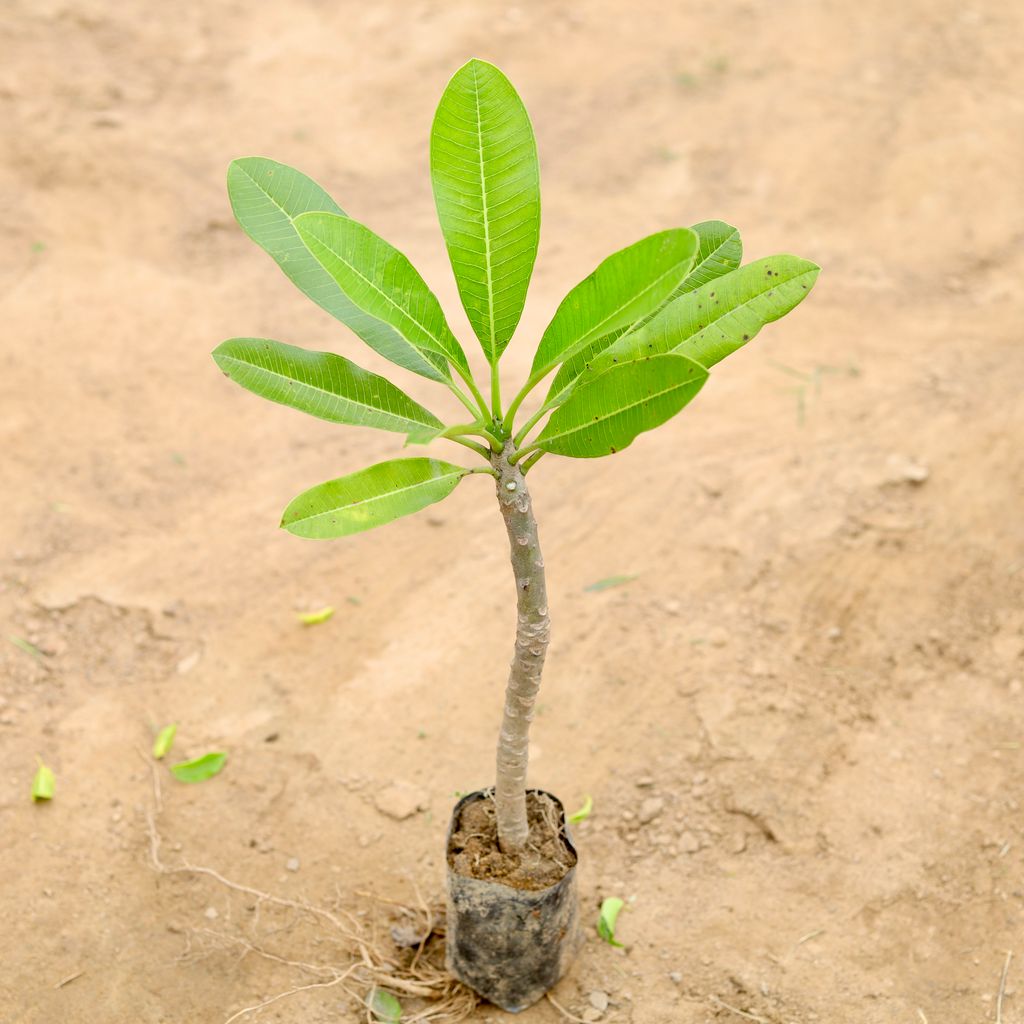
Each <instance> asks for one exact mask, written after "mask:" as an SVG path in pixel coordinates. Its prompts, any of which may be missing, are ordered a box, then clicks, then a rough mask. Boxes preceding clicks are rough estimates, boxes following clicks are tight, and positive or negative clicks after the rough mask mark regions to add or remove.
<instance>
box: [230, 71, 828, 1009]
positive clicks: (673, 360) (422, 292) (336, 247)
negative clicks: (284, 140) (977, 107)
mask: <svg viewBox="0 0 1024 1024" xmlns="http://www.w3.org/2000/svg"><path fill="white" fill-rule="evenodd" d="M430 172H431V180H432V183H433V189H434V198H435V200H436V204H437V213H438V217H439V219H440V223H441V230H442V232H443V234H444V239H445V243H446V245H447V249H448V254H449V257H450V259H451V264H452V269H453V270H454V272H455V280H456V283H457V285H458V290H459V295H460V297H461V299H462V305H463V308H464V309H465V311H466V315H467V317H468V319H469V323H470V325H471V326H472V329H473V332H474V333H475V334H476V337H477V339H478V340H479V342H480V345H481V346H482V348H483V353H484V356H485V358H486V361H487V366H488V369H489V375H488V379H487V380H485V381H478V380H477V378H476V376H475V375H474V372H473V370H472V368H471V367H470V363H469V360H468V359H467V358H466V354H465V351H464V350H463V348H462V346H461V345H460V343H459V341H458V340H457V339H456V337H455V335H454V334H453V333H452V331H451V329H450V328H449V326H448V323H447V321H446V320H445V316H444V313H443V312H442V309H441V306H440V304H439V302H438V300H437V298H436V297H435V296H434V294H433V293H432V292H431V291H430V289H429V288H428V287H427V285H426V284H425V283H424V281H423V278H422V277H421V276H420V275H419V273H417V271H416V270H415V268H414V267H413V266H412V264H411V263H410V262H409V260H408V259H406V257H405V256H403V255H402V253H401V252H399V251H398V250H397V249H395V248H394V247H393V246H392V245H390V244H389V243H388V242H386V241H384V239H382V238H381V237H379V236H378V235H376V234H374V233H373V232H372V231H371V230H370V229H369V228H367V227H365V226H364V225H363V224H361V223H359V222H358V221H356V220H353V219H352V218H351V217H349V216H347V215H346V214H345V212H344V211H343V210H342V209H341V208H340V207H339V206H338V205H337V203H335V202H334V200H333V199H331V197H330V196H329V195H328V194H327V193H326V192H325V191H324V190H323V189H322V188H320V186H319V185H317V184H316V183H315V182H313V181H312V180H310V179H309V178H307V177H306V176H305V175H302V174H300V173H299V172H298V171H295V170H293V169H292V168H290V167H286V166H285V165H283V164H280V163H276V162H274V161H272V160H267V159H264V158H261V157H250V158H246V159H241V160H236V161H235V162H234V163H232V164H231V167H230V169H229V171H228V192H229V194H230V198H231V204H232V207H233V209H234V212H235V215H236V217H237V218H238V221H239V223H240V224H241V226H242V228H243V229H244V230H245V231H246V233H247V234H248V235H249V236H250V237H251V238H252V239H253V240H254V241H255V242H256V243H257V244H258V245H260V246H261V247H262V248H263V249H265V250H266V251H267V252H268V253H269V254H270V255H271V257H273V259H274V260H276V261H277V263H278V265H279V266H280V267H281V269H282V270H283V271H284V272H285V274H286V275H287V276H288V277H289V278H291V280H292V281H293V282H294V283H295V284H296V285H297V286H298V287H299V288H300V289H301V290H302V291H303V292H305V293H306V295H308V296H309V297H310V298H311V299H312V300H313V301H314V302H316V303H317V304H318V305H320V306H321V307H323V308H324V309H325V310H327V312H328V313H330V314H332V315H333V316H334V317H335V318H337V319H338V320H340V321H341V322H342V323H343V324H345V325H346V326H347V327H348V328H350V329H351V331H353V332H354V333H355V334H356V335H357V336H358V337H359V338H361V339H362V340H363V341H364V342H366V344H368V345H369V346H370V347H371V348H373V349H374V350H375V351H376V352H378V353H379V354H380V355H381V356H383V357H384V358H385V359H387V360H389V361H390V362H392V363H394V364H396V365H397V366H400V367H402V368H403V369H404V370H408V371H411V372H412V373H416V374H419V375H420V376H422V377H426V378H427V379H429V380H431V381H434V382H435V383H436V384H438V385H439V386H440V387H442V388H446V389H447V390H448V391H450V392H451V393H452V395H454V396H455V398H456V399H457V400H458V401H459V403H461V405H462V406H464V407H465V409H466V415H465V417H462V419H461V420H460V421H459V422H454V423H445V422H443V421H442V420H441V419H439V418H438V417H437V416H436V415H435V414H434V413H433V412H431V411H429V410H428V409H426V408H425V407H424V406H423V405H421V404H419V402H416V401H414V400H413V399H412V398H410V397H409V396H408V395H407V394H405V392H403V391H402V390H401V389H400V388H399V387H398V386H396V385H395V384H393V383H391V382H390V381H389V380H387V379H385V378H384V377H381V376H378V375H377V374H375V373H371V372H369V371H367V370H364V369H362V368H360V367H359V366H357V365H356V364H355V363H353V362H351V361H350V360H349V359H347V358H346V357H344V356H340V355H336V354H334V353H331V352H310V351H307V350H305V349H301V348H295V347H293V346H292V345H288V344H284V343H282V342H278V341H270V340H268V339H265V338H233V339H231V340H229V341H226V342H224V343H223V344H222V345H220V346H219V347H218V348H217V349H216V351H215V352H214V354H213V355H214V359H215V360H216V361H217V364H218V365H219V366H220V368H221V369H222V370H223V371H224V373H226V374H227V375H228V376H229V377H230V378H232V379H233V380H234V381H236V382H237V383H238V384H240V385H241V386H242V387H244V388H247V389H248V390H249V391H252V392H254V393H256V394H258V395H262V396H263V397H264V398H269V399H270V400H272V401H275V402H280V403H282V404H284V405H288V406H291V407H292V408H294V409H299V410H301V411H303V412H307V413H310V414H311V415H313V416H317V417H319V418H321V419H325V420H330V421H331V422H334V423H343V424H354V425H358V426H365V427H376V428H378V429H380V430H390V431H393V432H395V433H397V434H401V435H405V437H406V443H407V444H412V445H423V444H427V443H429V442H432V441H435V440H438V439H444V440H447V441H449V442H450V443H452V444H454V445H458V446H460V447H461V448H462V449H463V455H466V456H467V457H475V458H476V459H477V462H476V463H475V464H473V465H470V466H466V465H463V464H461V463H453V462H448V461H445V460H442V459H438V458H434V457H431V456H426V455H422V456H413V457H406V458H397V459H392V460H389V461H387V462H381V463H378V464H376V465H373V466H369V467H368V468H365V469H360V470H358V471H357V472H355V473H350V474H349V475H347V476H342V477H339V478H338V479H336V480H329V481H328V482H326V483H323V484H319V485H318V486H316V487H313V488H311V489H310V490H308V491H305V492H304V493H302V494H300V495H299V496H298V497H297V498H295V499H294V501H292V502H291V504H289V505H288V507H287V508H286V509H285V511H284V515H283V518H282V522H281V525H282V526H283V527H284V528H285V529H286V530H288V531H289V532H291V533H293V534H295V535H296V536H299V537H309V538H315V539H323V538H334V537H345V536H348V535H349V534H354V533H359V532H361V531H363V530H369V529H371V528H373V527H377V526H382V525H384V524H385V523H388V522H390V521H391V520H393V519H397V518H398V517H400V516H405V515H409V514H410V513H413V512H417V511H419V510H420V509H422V508H424V507H426V506H427V505H431V504H433V503H434V502H438V501H441V500H442V499H443V498H445V497H447V496H448V495H449V494H451V492H452V491H453V490H454V489H455V487H457V486H458V485H459V484H460V483H461V482H462V481H463V480H464V479H465V478H466V477H468V476H473V475H478V474H479V475H481V476H489V477H492V478H493V480H494V483H495V491H496V494H497V499H498V508H499V510H500V512H501V515H502V517H503V519H504V521H505V526H506V529H507V531H508V538H509V547H510V551H511V558H512V570H513V578H514V580H515V589H516V600H517V612H518V619H517V629H516V638H515V651H514V655H513V659H512V667H511V671H510V673H509V678H508V686H507V689H506V693H505V709H504V715H503V718H502V723H501V731H500V734H499V737H498V751H497V769H496V774H495V779H494V785H493V787H492V788H488V789H485V790H481V791H479V792H476V793H472V794H470V795H468V796H466V797H464V798H463V799H462V800H460V801H459V803H458V804H457V806H456V807H455V810H454V812H453V816H452V820H451V824H450V827H449V830H448V838H447V864H448V923H447V936H448V938H447V958H448V965H449V969H450V970H451V971H452V973H453V974H455V975H456V977H458V978H460V979H461V980H463V981H465V982H466V983H467V984H469V985H470V986H472V987H473V988H474V989H476V990H477V991H478V992H479V993H480V994H481V995H483V996H485V997H486V998H488V999H490V1000H491V1001H492V1002H494V1003H496V1004H497V1005H498V1006H501V1007H503V1008H505V1009H508V1010H519V1009H522V1008H523V1007H525V1006H528V1005H530V1004H531V1003H532V1002H534V1001H536V1000H537V999H539V998H540V997H541V996H542V995H543V994H544V992H545V991H547V989H549V988H550V987H551V986H552V985H554V984H555V982H556V981H557V980H558V979H559V977H561V975H562V974H563V972H564V970H565V969H566V967H567V965H568V963H569V962H570V960H571V958H572V956H573V955H574V953H575V950H576V947H577V933H578V930H577V925H576V921H577V905H576V890H575V865H576V860H577V854H576V851H575V849H574V848H573V845H572V843H571V841H570V838H569V836H568V833H567V829H566V824H565V814H564V812H563V808H562V805H561V803H560V802H559V801H558V800H557V798H555V797H554V796H552V795H551V794H548V793H545V792H543V791H541V790H535V789H527V785H526V773H527V763H528V754H529V729H530V721H531V719H532V718H533V713H534V707H535V702H536V699H537V691H538V688H539V686H540V681H541V673H542V670H543V667H544V658H545V654H546V653H547V648H548V637H549V618H548V597H547V592H546V589H545V582H544V558H543V556H542V554H541V549H540V542H539V539H538V535H537V522H536V519H535V518H534V512H533V504H532V500H531V496H530V490H529V487H528V486H527V477H528V475H529V474H530V473H531V472H532V470H533V467H534V466H536V465H537V463H538V461H539V460H540V459H541V458H543V457H544V456H545V455H548V454H551V455H557V456H565V457H568V458H598V457H600V456H604V455H610V454H614V453H615V452H619V451H622V450H623V449H624V448H627V447H628V446H629V445H630V444H631V443H632V442H633V440H634V439H635V438H636V437H637V435H638V434H640V433H642V432H644V431H647V430H651V429H652V428H654V427H657V426H660V425H661V424H662V423H664V422H666V421H667V420H669V419H671V418H672V417H673V416H674V415H675V414H676V413H678V412H679V411H680V410H681V409H682V408H683V407H684V406H685V405H687V403H689V402H690V401H691V400H692V399H693V398H694V397H695V396H696V395H697V393H698V392H699V391H700V389H701V387H702V386H703V385H704V382H705V381H706V380H707V378H708V371H709V370H710V369H711V367H712V366H714V365H715V364H716V363H718V362H719V361H720V360H722V359H723V358H725V356H727V355H729V354H730V353H732V352H735V351H736V350H737V349H739V348H742V347H743V346H744V345H745V344H746V343H747V342H748V341H750V340H751V339H752V338H753V337H754V336H755V335H756V334H757V333H758V331H760V329H761V328H762V327H763V326H764V325H765V324H767V323H770V322H771V321H773V320H777V319H779V318H780V317H781V316H784V315H785V314H786V313H788V312H789V311H790V310H791V309H793V308H794V307H795V306H796V305H798V304H799V303H800V302H801V301H802V300H803V299H804V298H805V296H806V295H807V293H808V292H809V291H810V289H811V287H812V285H813V284H814V281H815V279H816V277H817V275H818V267H817V266H815V265H814V264H813V263H810V262H809V261H807V260H804V259H799V258H797V257H795V256H771V257H768V258H767V259H760V260H756V261H755V262H753V263H748V264H746V265H741V251H742V250H741V243H740V236H739V233H738V231H737V230H736V229H735V228H733V227H731V226H730V225H728V224H725V223H723V222H721V221H714V220H712V221H705V222H703V223H700V224H695V225H693V226H692V227H683V228H670V229H668V230H666V231H660V232H658V233H656V234H653V235H649V236H648V237H646V238H642V239H640V241H638V242H635V243H634V244H633V245H630V246H627V247H626V248H625V249H622V250H620V251H619V252H616V253H613V254H612V255H611V256H609V257H608V258H607V259H606V260H604V261H603V262H602V263H601V264H600V265H599V266H598V267H597V268H596V269H595V270H594V271H593V272H592V273H591V274H589V275H588V276H587V277H585V278H584V279H583V280H582V281H581V282H580V283H579V284H578V285H576V287H575V288H573V289H572V291H570V292H569V294H568V295H567V296H566V297H565V299H564V300H563V301H562V303H561V304H560V305H559V307H558V309H557V310H556V311H555V314H554V316H553V317H552V319H551V322H550V323H549V324H548V326H547V328H546V329H545V330H544V333H543V335H542V336H541V338H540V342H539V344H538V345H537V349H536V354H535V355H534V358H533V363H532V366H531V368H530V373H529V376H528V377H527V379H526V381H525V382H524V383H523V384H522V385H521V386H520V387H519V388H518V390H516V391H515V392H513V393H512V397H511V400H510V401H508V403H507V404H505V401H504V397H503V394H502V387H501V380H500V376H499V367H500V359H501V355H502V353H503V352H504V351H505V349H506V347H507V346H508V344H509V343H510V342H511V340H512V336H513V333H514V332H515V329H516V325H517V324H518V322H519V319H520V315H521V314H522V310H523V303H524V301H525V298H526V290H527V287H528V285H529V282H530V276H531V274H532V272H533V265H534V260H535V257H536V254H537V243H538V237H539V231H540V180H539V174H538V161H537V148H536V143H535V141H534V136H533V130H532V128H531V125H530V120H529V117H528V116H527V113H526V109H525V107H524V106H523V103H522V101H521V100H520V98H519V96H518V95H517V93H516V91H515V89H514V88H513V87H512V85H511V83H510V82H509V81H508V79H507V78H506V77H505V76H504V75H503V74H502V73H501V72H500V71H499V70H498V69H497V68H496V67H494V66H493V65H491V64H487V63H485V62H483V61H479V60H471V61H470V62H469V63H468V64H466V65H465V66H463V67H462V68H460V69H459V70H458V71H457V72H456V74H455V76H454V77H453V78H452V80H451V81H450V82H449V84H448V87H447V88H446V89H445V91H444V94H443V95H442V97H441V102H440V104H439V106H438V109H437V114H436V116H435V118H434V123H433V128H432V131H431V139H430ZM542 385H546V388H547V390H546V392H545V393H544V397H543V399H542V400H540V401H539V402H537V401H536V400H534V403H533V411H532V412H531V414H530V415H529V416H525V417H522V418H521V416H520V412H521V410H522V408H523V407H524V403H526V401H527V399H530V398H531V396H535V394H536V393H538V392H537V389H539V388H540V387H541V386H542Z"/></svg>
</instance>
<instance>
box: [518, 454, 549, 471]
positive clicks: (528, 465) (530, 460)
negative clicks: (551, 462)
mask: <svg viewBox="0 0 1024 1024" xmlns="http://www.w3.org/2000/svg"><path fill="white" fill-rule="evenodd" d="M543 454H544V453H543V452H542V451H536V452H534V453H533V454H532V455H527V457H526V458H525V459H523V464H522V470H523V476H526V474H527V473H529V472H530V470H531V469H533V466H534V463H536V462H537V460H538V459H539V458H540V457H541V456H542V455H543Z"/></svg>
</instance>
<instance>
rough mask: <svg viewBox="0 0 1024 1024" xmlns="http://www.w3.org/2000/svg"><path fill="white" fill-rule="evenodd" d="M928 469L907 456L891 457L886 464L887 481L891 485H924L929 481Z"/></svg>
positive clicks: (895, 455)
mask: <svg viewBox="0 0 1024 1024" xmlns="http://www.w3.org/2000/svg"><path fill="white" fill-rule="evenodd" d="M928 474H929V470H928V467H927V466H926V465H925V464H924V463H922V462H916V461H915V460H914V459H912V458H910V457H909V456H907V455H898V454H893V455H890V456H889V458H888V459H887V460H886V463H885V479H886V482H887V483H891V484H913V485H915V486H916V485H918V484H923V483H924V482H925V480H927V479H928Z"/></svg>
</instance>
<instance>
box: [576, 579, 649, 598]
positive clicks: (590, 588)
mask: <svg viewBox="0 0 1024 1024" xmlns="http://www.w3.org/2000/svg"><path fill="white" fill-rule="evenodd" d="M636 578H637V577H636V576H635V575H634V576H606V577H605V578H604V579H603V580H597V582H595V583H588V584H587V586H585V587H584V588H583V589H584V590H585V591H587V592H588V593H591V594H597V593H600V592H601V591H602V590H611V588H612V587H621V586H622V585H623V584H624V583H632V582H633V580H635V579H636Z"/></svg>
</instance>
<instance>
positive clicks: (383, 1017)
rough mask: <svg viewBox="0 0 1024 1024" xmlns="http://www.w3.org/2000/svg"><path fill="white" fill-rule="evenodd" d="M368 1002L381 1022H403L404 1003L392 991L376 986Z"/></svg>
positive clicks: (397, 1023)
mask: <svg viewBox="0 0 1024 1024" xmlns="http://www.w3.org/2000/svg"><path fill="white" fill-rule="evenodd" d="M366 1004H367V1006H369V1008H370V1012H371V1013H372V1014H373V1017H374V1020H376V1021H378V1022H379V1024H401V1020H402V1004H401V1003H400V1002H399V1001H398V1000H397V999H396V998H395V997H394V996H393V995H392V994H391V993H390V992H385V991H384V989H382V988H374V989H372V990H371V992H370V995H369V998H368V999H367V1001H366Z"/></svg>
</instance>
